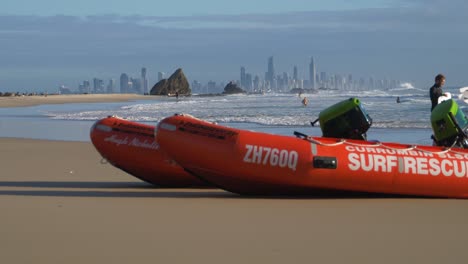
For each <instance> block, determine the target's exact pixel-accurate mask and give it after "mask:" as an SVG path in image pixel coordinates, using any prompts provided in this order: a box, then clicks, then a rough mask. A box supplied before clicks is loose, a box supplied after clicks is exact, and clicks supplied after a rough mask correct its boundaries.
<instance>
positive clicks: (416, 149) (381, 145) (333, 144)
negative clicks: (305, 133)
mask: <svg viewBox="0 0 468 264" xmlns="http://www.w3.org/2000/svg"><path fill="white" fill-rule="evenodd" d="M305 139H306V140H307V141H309V142H311V143H314V144H317V145H320V146H324V147H336V146H339V145H343V144H346V145H349V146H354V147H371V148H377V147H381V148H385V149H389V150H394V151H397V152H406V151H419V152H422V153H428V154H438V155H440V154H446V153H448V152H453V153H455V154H459V155H467V154H468V153H464V152H459V151H456V150H454V149H453V148H454V147H455V145H456V143H457V141H456V140H455V141H454V143H453V144H452V145H451V146H450V147H448V148H446V149H443V150H441V151H430V150H425V149H421V148H418V146H416V145H411V146H409V147H407V148H395V147H390V146H387V145H384V144H382V142H380V141H377V142H375V143H374V144H358V143H353V142H349V141H347V140H346V139H340V140H339V141H338V142H336V143H331V144H330V143H323V142H321V141H320V140H317V139H315V138H313V137H310V136H309V137H306V138H305Z"/></svg>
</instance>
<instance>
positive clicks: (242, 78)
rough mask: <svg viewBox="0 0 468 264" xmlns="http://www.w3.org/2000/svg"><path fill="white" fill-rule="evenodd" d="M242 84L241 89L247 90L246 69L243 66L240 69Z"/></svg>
mask: <svg viewBox="0 0 468 264" xmlns="http://www.w3.org/2000/svg"><path fill="white" fill-rule="evenodd" d="M240 84H241V87H243V88H246V79H245V68H244V67H243V66H242V67H241V68H240Z"/></svg>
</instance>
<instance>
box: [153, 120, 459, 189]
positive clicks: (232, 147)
mask: <svg viewBox="0 0 468 264" xmlns="http://www.w3.org/2000/svg"><path fill="white" fill-rule="evenodd" d="M156 141H157V142H158V143H159V145H160V147H161V148H162V150H164V152H165V153H167V154H168V155H170V157H171V158H172V159H174V160H175V161H176V162H177V163H178V164H180V165H181V166H182V167H184V168H185V169H186V170H188V171H190V172H191V173H193V174H194V175H196V176H198V177H200V178H202V179H204V180H206V181H208V182H210V183H212V184H214V185H216V186H219V187H221V188H223V189H226V190H229V191H232V192H236V193H241V194H274V195H276V194H298V193H301V194H303V193H311V194H313V191H314V190H316V189H317V188H318V189H332V190H344V191H358V192H373V193H387V194H403V195H418V196H432V197H455V198H468V151H467V150H464V149H453V148H449V149H446V148H441V147H432V146H410V145H404V144H398V143H380V142H369V141H363V140H340V139H333V138H323V137H303V138H297V137H292V136H282V135H272V134H266V133H259V132H252V131H246V130H240V129H234V128H229V127H224V126H220V125H216V124H212V123H209V122H206V121H203V120H199V119H196V118H193V117H190V116H184V115H176V116H172V117H169V118H166V119H164V120H163V121H161V122H160V123H159V125H158V127H157V130H156Z"/></svg>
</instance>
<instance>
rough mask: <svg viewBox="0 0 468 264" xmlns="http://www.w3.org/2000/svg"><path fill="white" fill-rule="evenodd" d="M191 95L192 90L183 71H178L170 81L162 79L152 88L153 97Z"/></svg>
mask: <svg viewBox="0 0 468 264" xmlns="http://www.w3.org/2000/svg"><path fill="white" fill-rule="evenodd" d="M176 92H178V93H179V95H190V94H191V93H192V90H191V89H190V85H189V83H188V81H187V78H186V77H185V75H184V72H183V71H182V69H180V68H179V69H177V70H176V71H175V72H174V73H173V74H172V75H171V77H169V79H162V80H161V81H159V82H158V83H156V84H155V85H154V86H153V88H151V91H150V94H151V95H174V94H175V93H176Z"/></svg>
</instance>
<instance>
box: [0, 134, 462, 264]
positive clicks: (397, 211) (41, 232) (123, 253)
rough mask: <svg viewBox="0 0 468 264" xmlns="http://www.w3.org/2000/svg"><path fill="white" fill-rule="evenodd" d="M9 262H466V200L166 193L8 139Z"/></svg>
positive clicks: (2, 202) (3, 142) (5, 247)
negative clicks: (248, 196) (254, 196)
mask: <svg viewBox="0 0 468 264" xmlns="http://www.w3.org/2000/svg"><path fill="white" fill-rule="evenodd" d="M0 171H1V172H0V210H1V218H0V219H1V220H0V260H1V262H2V263H314V262H317V263H425V264H427V263H463V262H464V261H465V260H466V259H467V258H468V251H467V250H466V244H467V243H468V209H467V208H468V201H465V200H448V199H422V198H394V197H393V198H389V197H388V198H385V197H380V198H372V197H333V196H330V197H315V198H314V197H309V198H245V197H240V196H238V195H234V194H230V193H227V192H224V191H221V190H216V189H187V190H184V189H157V188H153V187H151V186H149V185H148V184H145V183H142V182H140V181H139V180H137V179H133V178H132V177H131V176H129V175H127V174H126V173H124V172H121V171H119V170H117V169H115V168H113V167H112V166H110V165H108V164H106V165H103V164H101V163H100V157H99V154H98V153H97V152H96V151H95V150H94V148H93V146H92V145H91V144H90V143H85V142H62V141H42V140H27V139H0Z"/></svg>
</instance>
